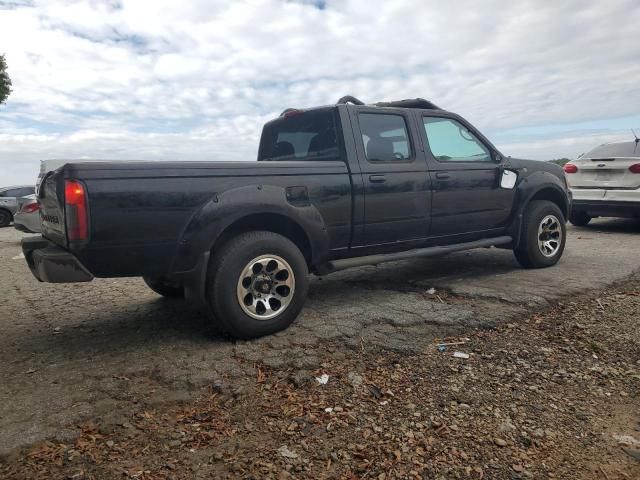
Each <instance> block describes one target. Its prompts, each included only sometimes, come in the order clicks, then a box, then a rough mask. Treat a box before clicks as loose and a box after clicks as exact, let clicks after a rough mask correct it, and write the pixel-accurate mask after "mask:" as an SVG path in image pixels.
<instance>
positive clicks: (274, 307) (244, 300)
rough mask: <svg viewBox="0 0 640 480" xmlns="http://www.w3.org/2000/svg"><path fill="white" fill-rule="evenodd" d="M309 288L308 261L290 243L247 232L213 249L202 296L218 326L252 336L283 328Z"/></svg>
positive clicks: (234, 333) (278, 237)
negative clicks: (215, 251)
mask: <svg viewBox="0 0 640 480" xmlns="http://www.w3.org/2000/svg"><path fill="white" fill-rule="evenodd" d="M308 288H309V278H308V269H307V262H306V260H305V258H304V256H303V255H302V253H301V252H300V250H299V249H298V247H297V246H296V245H295V244H294V243H293V242H291V241H290V240H289V239H287V238H286V237H283V236H282V235H278V234H276V233H272V232H249V233H244V234H241V235H239V236H238V237H236V238H234V239H233V240H231V241H229V242H228V243H226V244H225V245H224V246H223V247H222V249H221V250H220V251H219V252H217V253H216V254H215V256H214V258H213V259H212V261H211V264H210V265H209V274H208V279H207V301H208V304H209V306H210V308H211V311H212V313H213V315H214V317H215V319H216V321H217V323H218V325H219V326H220V327H221V328H222V330H224V331H225V332H227V333H228V334H230V335H232V336H233V337H236V338H255V337H261V336H263V335H268V334H271V333H275V332H278V331H280V330H283V329H285V328H287V327H288V326H289V325H290V324H291V323H292V322H293V321H294V320H295V319H296V317H297V316H298V314H299V313H300V310H302V306H303V305H304V302H305V300H306V297H307V290H308Z"/></svg>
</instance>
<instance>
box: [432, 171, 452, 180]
mask: <svg viewBox="0 0 640 480" xmlns="http://www.w3.org/2000/svg"><path fill="white" fill-rule="evenodd" d="M436 178H437V179H438V180H448V179H449V178H451V175H449V174H448V173H446V172H438V173H436Z"/></svg>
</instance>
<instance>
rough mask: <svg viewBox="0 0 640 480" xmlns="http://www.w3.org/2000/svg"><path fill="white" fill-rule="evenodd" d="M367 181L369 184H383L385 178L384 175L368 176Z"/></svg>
mask: <svg viewBox="0 0 640 480" xmlns="http://www.w3.org/2000/svg"><path fill="white" fill-rule="evenodd" d="M369 181H370V182H371V183H384V182H386V181H387V178H386V177H385V176H384V175H369Z"/></svg>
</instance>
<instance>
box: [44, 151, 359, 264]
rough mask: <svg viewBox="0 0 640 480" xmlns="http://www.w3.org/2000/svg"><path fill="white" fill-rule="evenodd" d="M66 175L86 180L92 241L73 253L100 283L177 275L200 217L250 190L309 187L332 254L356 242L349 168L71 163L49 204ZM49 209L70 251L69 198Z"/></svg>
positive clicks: (49, 231)
mask: <svg viewBox="0 0 640 480" xmlns="http://www.w3.org/2000/svg"><path fill="white" fill-rule="evenodd" d="M62 177H64V178H69V179H79V180H81V181H82V182H83V183H84V184H85V186H86V190H87V194H88V199H89V201H88V204H89V230H90V235H89V241H88V242H87V243H86V244H81V245H69V246H68V248H69V249H70V250H71V251H72V252H74V254H75V255H76V256H77V257H78V258H79V259H80V261H81V262H82V263H83V264H84V265H85V266H86V267H87V268H88V269H89V271H91V273H93V274H94V275H95V276H98V277H110V276H140V275H158V274H164V273H167V272H169V271H170V270H171V268H172V265H173V262H174V259H175V256H176V252H177V249H178V247H179V246H180V245H179V242H180V241H181V238H182V235H183V232H184V231H185V228H186V227H187V225H188V224H189V222H190V221H191V219H192V218H193V217H194V215H196V214H197V212H199V211H200V209H201V208H202V207H203V206H204V205H206V204H208V203H209V202H210V201H211V200H212V199H213V197H214V196H216V195H222V194H224V192H227V191H230V190H232V189H234V188H239V187H243V186H247V185H260V184H265V185H271V186H280V187H289V186H304V187H306V188H307V191H308V194H309V200H310V203H311V204H312V205H313V206H315V207H316V208H317V209H318V211H319V212H320V214H321V216H322V219H323V221H324V223H325V225H326V228H327V232H328V234H329V237H330V244H331V248H340V247H346V246H347V245H348V242H349V236H350V225H351V187H350V180H349V174H348V169H347V167H346V165H345V164H344V163H342V162H308V161H305V162H189V163H186V162H136V163H125V164H123V163H91V164H69V165H67V166H65V167H64V168H63V169H62V170H60V171H58V173H56V174H55V175H54V176H52V178H50V179H47V180H46V182H45V198H46V197H48V196H49V195H51V197H52V198H53V197H55V196H56V195H59V192H61V191H62V190H61V189H62V188H63V187H61V186H60V185H59V182H60V181H61V180H62ZM56 182H58V183H56ZM51 190H53V191H51ZM45 202H47V200H45ZM45 205H46V209H45V211H44V212H43V213H44V215H45V216H46V215H48V214H51V215H53V216H57V217H58V219H59V223H58V224H54V223H53V222H49V223H46V229H45V233H44V235H45V237H47V238H50V239H51V240H53V241H54V242H55V243H58V244H59V245H65V244H66V239H64V229H62V230H61V229H60V227H61V226H62V227H63V226H64V214H63V209H62V208H60V205H63V199H60V198H58V199H57V204H56V205H53V203H52V204H51V205H50V204H49V203H45ZM65 246H66V245H65ZM183 267H184V266H183Z"/></svg>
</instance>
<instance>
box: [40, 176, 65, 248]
mask: <svg viewBox="0 0 640 480" xmlns="http://www.w3.org/2000/svg"><path fill="white" fill-rule="evenodd" d="M38 203H40V219H41V221H42V235H43V236H44V237H45V238H48V239H49V240H51V241H52V242H53V243H55V244H57V245H60V246H63V247H66V246H67V234H66V230H65V219H64V175H63V173H62V170H57V171H55V172H52V173H50V174H48V175H47V176H46V177H45V178H44V180H43V182H42V183H41V184H40V188H39V190H38Z"/></svg>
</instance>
